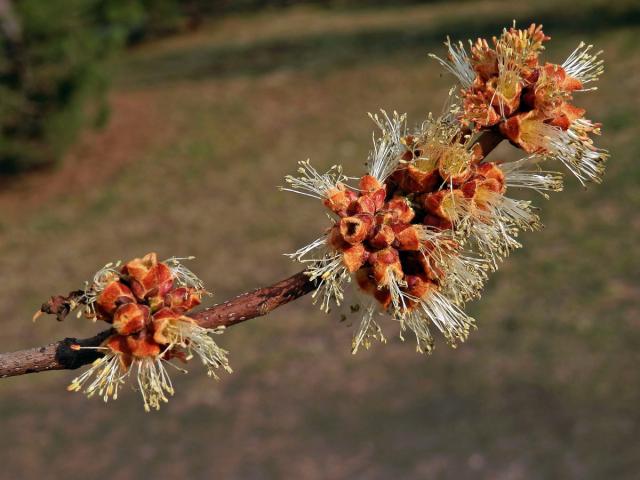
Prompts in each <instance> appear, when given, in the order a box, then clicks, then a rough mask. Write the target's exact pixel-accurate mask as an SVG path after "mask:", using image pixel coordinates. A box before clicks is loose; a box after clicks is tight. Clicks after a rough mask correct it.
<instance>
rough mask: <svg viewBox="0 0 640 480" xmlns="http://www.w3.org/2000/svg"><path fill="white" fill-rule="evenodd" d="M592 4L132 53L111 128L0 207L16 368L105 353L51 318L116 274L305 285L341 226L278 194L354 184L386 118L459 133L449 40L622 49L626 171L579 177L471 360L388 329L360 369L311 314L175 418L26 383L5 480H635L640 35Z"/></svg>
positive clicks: (613, 106)
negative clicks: (307, 181)
mask: <svg viewBox="0 0 640 480" xmlns="http://www.w3.org/2000/svg"><path fill="white" fill-rule="evenodd" d="M574 5H575V2H564V1H561V2H549V1H543V2H539V4H537V6H536V7H527V6H526V5H525V4H524V3H519V4H514V3H513V2H496V1H493V2H483V3H481V4H478V3H475V2H465V3H463V4H460V5H456V8H455V9H452V8H450V7H449V6H448V5H447V4H437V5H431V6H417V7H407V8H402V9H392V8H389V9H384V10H381V11H379V12H378V11H375V10H366V11H338V12H336V11H316V10H311V9H293V10H290V11H287V12H284V13H278V14H274V13H268V14H261V15H252V16H250V15H243V16H239V17H232V18H228V19H224V20H221V21H220V22H217V23H215V24H212V25H209V26H205V28H204V29H203V30H202V31H200V32H196V33H194V34H192V35H187V36H184V37H178V38H173V39H168V40H163V41H162V42H158V43H156V44H151V45H148V46H146V47H142V48H138V49H136V50H135V51H132V52H129V53H127V55H126V56H124V57H123V58H122V59H121V60H120V61H119V64H118V65H117V69H118V78H119V80H118V82H117V83H118V89H117V91H116V92H115V93H114V95H113V97H114V98H113V102H114V111H113V120H112V123H111V124H110V125H109V126H108V127H107V130H106V131H105V132H104V133H103V134H100V135H93V134H90V135H88V136H87V137H86V138H85V139H84V141H83V142H82V143H81V144H80V145H79V146H78V147H77V148H76V150H75V151H74V152H72V154H71V156H70V158H69V159H68V161H67V163H66V164H65V165H66V166H65V167H63V168H62V169H61V170H60V171H58V172H52V173H50V174H49V176H44V175H43V176H41V177H36V178H34V179H25V180H23V182H24V183H22V184H17V185H12V186H11V188H9V189H8V190H7V191H6V192H4V193H2V194H0V208H3V209H4V211H5V212H6V216H4V217H3V218H2V219H1V220H0V222H1V225H2V227H1V228H0V284H1V285H2V289H1V290H0V313H1V314H2V318H3V319H4V320H5V322H4V325H5V331H4V334H3V335H2V337H0V349H1V350H11V349H17V348H21V347H26V346H31V345H34V344H40V343H45V342H48V341H51V340H53V339H57V338H61V337H63V336H77V335H82V334H86V335H88V334H90V333H92V332H94V331H96V329H97V326H96V325H93V324H87V323H86V322H82V321H79V320H75V319H72V318H70V319H68V320H67V321H66V322H64V323H61V324H59V323H57V322H55V321H54V320H53V319H47V318H43V319H41V320H39V322H38V323H37V324H36V325H33V324H32V323H31V322H30V321H29V319H30V317H31V314H32V313H33V311H34V310H35V309H36V308H37V306H38V305H39V304H40V303H41V302H42V301H44V300H45V299H46V298H47V297H48V296H49V295H52V294H54V293H60V292H65V291H68V290H71V289H74V288H77V287H78V286H79V285H81V284H82V282H83V281H84V279H86V278H88V277H89V276H90V275H91V274H92V272H93V271H94V270H95V269H96V268H98V267H99V266H101V265H103V264H104V263H106V262H108V261H111V260H113V259H118V258H121V259H127V258H130V257H133V256H139V255H141V254H144V253H146V252H147V251H151V250H155V251H158V253H159V254H160V256H162V257H168V256H171V255H189V254H193V255H196V256H197V257H198V258H197V260H196V261H194V263H193V269H194V270H195V271H196V272H198V273H199V274H200V276H201V277H202V278H203V279H204V280H205V281H206V283H207V285H208V286H210V287H211V289H213V291H214V293H215V297H214V298H215V300H216V301H221V300H223V299H225V298H228V297H231V296H233V295H236V294H238V293H240V292H242V291H245V290H247V289H250V288H253V287H256V286H259V285H262V284H267V283H270V282H273V281H276V280H278V279H280V278H281V277H283V276H285V275H288V274H291V273H294V272H295V271H296V270H297V268H298V267H297V266H296V265H295V264H292V263H290V262H289V261H288V260H287V259H286V258H285V257H283V256H282V255H281V254H282V253H283V252H288V251H292V250H294V249H295V248H297V246H299V245H301V244H303V243H306V242H308V241H309V240H311V239H312V238H315V237H316V236H317V232H320V231H321V229H322V228H324V226H325V225H326V220H325V218H324V213H323V210H322V208H321V206H320V205H318V204H316V203H314V202H312V201H308V202H307V201H303V200H300V199H298V198H295V197H294V196H290V195H287V194H285V193H280V192H278V191H277V189H276V186H277V185H279V184H281V183H282V178H283V177H284V175H286V174H287V173H290V172H292V171H293V170H294V169H295V162H296V161H298V160H303V159H305V158H307V157H311V158H312V160H313V162H314V164H316V165H317V166H319V167H326V166H329V165H332V164H334V163H342V164H344V166H345V170H346V171H348V172H350V173H351V174H353V175H357V174H358V173H359V172H360V171H361V168H362V163H363V161H364V159H365V158H366V153H367V151H368V149H369V146H370V135H371V130H372V128H373V125H372V124H371V123H370V122H369V120H368V119H367V118H366V112H367V111H374V110H376V109H378V108H381V107H383V108H386V109H388V110H393V109H397V110H399V111H406V112H408V114H409V118H410V120H411V121H412V122H419V121H420V119H421V118H422V117H423V116H424V115H425V114H426V112H427V111H429V110H433V111H436V112H437V111H439V109H440V108H441V105H442V102H443V99H444V96H445V94H446V91H447V89H448V88H449V84H450V81H451V79H450V78H449V77H447V76H446V75H442V74H441V72H440V70H439V69H438V68H437V65H436V64H435V63H434V62H431V61H429V60H428V59H427V58H426V52H428V51H435V52H436V53H439V54H441V53H442V47H441V41H442V40H443V37H444V36H445V35H446V34H447V33H449V34H451V35H452V36H454V37H456V38H467V37H475V36H477V35H480V34H485V33H488V32H491V33H492V32H494V31H495V30H496V29H497V27H498V25H500V26H502V25H503V24H505V23H509V22H510V19H511V18H513V17H514V16H515V17H516V18H518V19H519V20H522V21H523V22H524V20H526V19H535V20H536V21H543V22H544V23H546V24H547V26H548V29H547V30H548V32H549V33H550V34H551V35H552V36H553V40H552V42H551V43H550V46H549V49H548V52H547V55H548V58H549V59H550V60H552V61H559V60H561V59H562V58H563V57H564V56H566V55H567V54H568V53H569V52H570V51H571V50H573V48H574V46H575V45H576V44H577V43H578V41H579V40H581V39H584V40H587V41H589V42H593V43H595V44H596V45H597V46H598V47H600V48H603V49H604V50H605V58H606V61H607V71H606V72H605V75H604V78H603V80H602V82H601V84H600V90H599V91H598V92H597V93H595V94H589V95H585V97H584V102H583V104H584V105H585V106H586V107H587V108H589V112H590V115H591V116H592V117H593V118H594V119H596V120H600V121H602V122H604V134H603V136H602V138H601V139H600V143H601V144H602V146H604V147H606V148H609V149H610V150H611V153H612V159H611V162H610V165H609V169H608V172H607V174H606V176H605V182H604V184H602V185H600V186H594V187H591V188H590V189H589V190H587V191H585V190H583V189H582V188H580V187H579V185H578V184H577V182H575V181H573V180H572V179H567V188H566V190H565V192H563V193H560V194H557V195H555V196H554V197H553V198H552V200H551V201H548V202H547V201H544V200H543V199H536V200H535V201H536V202H537V203H538V204H539V205H540V206H541V208H542V210H541V214H542V217H543V220H544V223H545V225H546V228H545V229H544V230H543V231H541V232H537V233H531V234H526V235H523V241H524V243H525V246H526V248H525V249H523V250H520V251H518V252H515V253H514V254H513V256H512V257H511V258H510V259H509V260H508V261H507V262H506V263H505V264H504V266H503V268H502V269H501V271H500V272H499V273H497V274H496V275H494V276H493V277H492V278H491V280H490V282H489V284H488V286H487V289H486V290H485V292H484V294H483V298H482V300H481V301H478V302H474V303H473V304H471V305H469V308H470V311H471V312H472V313H473V315H474V316H475V317H476V318H477V320H478V324H479V329H478V330H477V331H476V332H474V333H473V334H472V335H471V337H470V339H469V341H468V342H467V343H466V344H464V345H462V346H460V347H459V348H458V349H457V350H451V349H449V348H447V347H446V346H445V345H444V342H440V343H439V344H438V346H437V348H436V351H435V353H434V355H433V356H431V357H429V358H425V357H422V356H420V355H417V354H415V352H414V345H413V343H412V341H409V340H407V342H406V344H402V343H401V342H400V341H399V340H397V339H396V338H395V331H394V325H392V324H387V325H385V327H386V328H385V330H386V332H387V333H388V336H389V337H390V338H391V339H392V340H390V343H389V344H387V345H385V346H379V345H376V346H375V347H374V348H373V349H372V350H371V351H368V352H363V353H362V354H358V355H357V356H355V357H354V356H352V355H351V354H350V353H349V347H350V342H351V334H352V324H353V317H349V319H348V320H347V321H345V322H340V321H339V320H340V315H339V312H335V313H333V314H331V315H329V316H326V315H323V314H321V313H319V312H318V311H317V308H315V307H312V305H311V302H310V300H309V299H302V300H299V301H297V302H295V303H294V304H292V305H290V306H287V307H284V308H282V309H280V310H278V311H276V312H274V313H272V314H271V315H270V316H269V317H266V318H264V319H259V320H254V321H251V322H248V323H247V324H244V325H241V326H238V327H234V328H232V329H229V331H228V332H226V333H225V335H224V336H223V337H222V339H221V342H222V343H223V344H224V346H225V347H227V348H229V349H230V351H231V361H232V365H233V367H234V370H235V373H234V374H233V375H231V376H225V377H224V378H223V379H222V380H221V381H220V382H218V383H217V384H214V383H213V382H212V381H210V380H209V379H207V378H205V376H204V375H203V372H202V370H201V369H200V368H199V366H197V365H194V366H193V367H192V369H193V370H194V371H195V372H194V373H197V375H189V376H186V377H181V376H178V378H177V380H176V383H177V394H176V397H175V398H174V399H172V401H171V402H170V403H169V404H168V405H167V406H166V407H165V408H163V410H162V411H161V412H160V413H159V414H151V415H145V414H144V412H143V410H142V407H141V405H140V402H139V399H138V398H137V396H136V394H134V393H132V392H127V393H125V394H124V395H123V396H122V398H121V399H119V400H118V401H117V402H116V403H114V404H112V405H111V404H110V405H108V406H106V407H105V406H104V405H103V404H102V403H101V402H100V401H99V400H97V399H92V400H87V399H85V398H83V397H82V396H80V395H73V394H69V393H67V392H66V391H65V390H64V387H65V385H66V382H68V381H70V379H71V378H72V376H73V373H72V372H55V373H46V374H40V375H31V376H26V377H24V378H14V379H7V380H3V381H2V382H0V412H1V413H0V419H1V422H2V425H3V427H4V431H5V434H4V435H3V436H2V438H1V439H0V451H1V452H3V454H2V455H1V456H0V458H2V461H3V471H2V473H1V474H0V477H6V478H35V477H46V478H50V477H52V476H55V477H60V478H62V477H64V476H78V475H82V476H83V477H85V478H104V477H106V476H109V477H115V478H134V477H137V476H143V475H144V476H145V477H147V476H149V477H151V476H153V477H156V478H176V477H179V476H181V477H187V478H200V477H204V476H208V477H214V478H257V479H262V478H274V479H275V478H303V479H316V478H318V479H324V478H331V479H340V478H367V479H370V478H373V479H378V478H380V479H386V478H455V479H460V478H478V477H479V478H505V479H518V478H527V479H530V478H534V479H535V478H541V479H543V478H544V479H546V478H579V479H584V478H594V479H600V478H635V477H636V476H637V471H638V467H640V462H639V460H638V458H640V456H639V455H640V451H639V448H638V443H637V438H638V431H637V430H638V428H637V425H638V424H639V422H640V414H639V411H638V408H637V405H638V402H639V400H640V387H638V386H637V380H636V377H637V375H636V371H637V365H638V362H639V361H640V354H639V353H638V352H640V348H639V347H640V323H639V322H638V318H640V315H639V314H640V305H639V304H638V298H640V291H639V290H638V284H640V282H639V280H640V278H639V277H640V275H639V273H638V272H639V270H638V268H637V266H638V262H639V258H640V257H639V254H638V252H637V248H636V245H635V238H637V237H638V236H639V235H640V222H639V221H638V218H637V211H638V209H639V208H640V194H639V193H638V192H639V190H638V179H639V178H640V171H639V167H638V162H637V158H638V154H639V153H640V143H639V140H638V139H637V121H636V120H637V117H638V113H637V112H638V111H639V110H638V107H639V106H640V105H639V102H640V101H639V100H638V96H637V83H638V78H637V74H636V72H637V71H638V69H639V67H640V47H638V45H637V42H636V41H635V40H636V39H637V37H638V34H639V33H640V27H639V26H638V24H637V23H638V11H637V6H636V5H634V3H633V2H615V4H612V3H611V2H608V3H606V2H590V3H587V4H586V5H583V6H582V7H581V9H580V10H578V11H576V9H575V8H573V6H574ZM605 7H606V8H605ZM495 11H499V12H501V13H500V14H499V15H498V16H497V17H495V16H493V12H495ZM512 155H513V151H512V150H511V149H510V148H508V146H506V145H505V146H501V147H500V149H499V150H498V151H497V152H496V158H505V157H506V156H512ZM510 158H513V157H510ZM65 168H66V169H65ZM50 184H54V186H55V185H57V184H59V186H58V187H56V188H53V187H51V186H50ZM16 205H18V206H19V207H20V208H19V209H18V208H17V207H16ZM5 207H6V208H5ZM10 451H11V452H12V453H11V454H9V452H10Z"/></svg>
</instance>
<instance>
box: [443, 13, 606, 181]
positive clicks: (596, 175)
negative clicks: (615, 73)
mask: <svg viewBox="0 0 640 480" xmlns="http://www.w3.org/2000/svg"><path fill="white" fill-rule="evenodd" d="M549 39H550V37H548V36H547V35H545V34H544V32H543V31H542V26H541V25H538V26H536V25H535V24H533V25H531V26H530V27H529V28H528V29H526V30H519V29H517V28H516V27H515V23H514V26H513V27H511V28H509V29H504V31H503V32H502V35H501V36H500V37H499V38H496V37H493V39H492V42H491V46H490V44H489V42H487V40H485V39H478V40H477V41H476V42H475V43H472V42H471V41H469V45H470V51H471V54H470V55H469V54H468V53H467V52H466V50H465V48H464V45H463V44H462V43H458V44H457V45H455V44H452V43H451V41H450V40H447V42H446V43H445V45H446V46H447V48H448V56H447V60H442V59H440V58H438V57H435V56H434V57H435V58H436V59H437V60H438V61H439V62H440V63H441V64H442V65H444V66H445V67H446V68H447V69H448V70H449V71H450V72H451V73H453V74H454V75H455V76H456V77H457V79H458V81H459V82H460V86H461V87H462V89H461V93H460V95H461V98H462V107H463V108H462V113H461V115H460V121H461V122H462V123H463V124H464V125H467V126H470V127H472V128H474V129H475V130H482V129H487V128H491V127H495V128H498V129H499V130H500V132H502V134H503V135H504V136H505V137H506V138H507V139H509V140H510V141H511V142H512V143H513V144H514V145H516V146H517V147H519V148H521V149H522V150H524V151H525V152H527V153H530V154H536V155H540V156H548V157H554V158H557V159H558V160H560V161H561V162H563V163H564V164H565V166H566V167H567V168H568V169H569V170H570V171H571V172H572V173H573V174H575V175H576V177H577V178H578V179H579V180H580V182H581V183H583V184H584V183H585V182H587V181H595V182H599V181H600V180H601V176H602V173H603V171H604V163H605V160H606V158H607V154H606V152H605V151H604V150H601V149H598V148H596V147H594V146H593V141H592V139H591V135H593V134H599V133H600V125H599V124H596V123H593V122H591V121H590V120H588V119H586V118H585V117H584V115H585V113H586V112H585V110H584V109H582V108H579V107H576V106H575V105H573V103H572V102H573V95H574V93H575V92H584V91H588V90H595V87H592V88H589V87H588V84H590V83H592V82H594V81H596V80H598V77H599V76H600V75H601V74H602V73H603V71H604V67H603V60H602V59H601V58H600V54H601V52H593V46H592V45H585V44H584V43H581V44H580V45H578V47H577V48H576V49H575V50H574V52H573V53H572V54H571V55H570V56H569V58H567V59H566V60H565V61H564V62H563V63H562V65H558V64H554V63H549V62H544V63H542V62H541V60H540V54H541V52H542V51H543V50H544V43H545V42H546V41H548V40H549Z"/></svg>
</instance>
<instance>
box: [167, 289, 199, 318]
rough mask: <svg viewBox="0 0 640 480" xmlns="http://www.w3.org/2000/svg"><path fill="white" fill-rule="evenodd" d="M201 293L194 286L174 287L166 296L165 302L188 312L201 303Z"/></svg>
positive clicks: (180, 310)
mask: <svg viewBox="0 0 640 480" xmlns="http://www.w3.org/2000/svg"><path fill="white" fill-rule="evenodd" d="M200 300H201V295H200V293H199V292H198V291H197V290H196V289H194V288H188V287H180V288H174V289H173V290H171V291H170V292H169V293H167V294H166V295H165V296H164V304H165V305H166V306H167V307H169V308H171V309H173V310H176V311H179V312H182V313H184V312H188V311H189V310H191V309H193V308H195V307H197V306H198V305H200Z"/></svg>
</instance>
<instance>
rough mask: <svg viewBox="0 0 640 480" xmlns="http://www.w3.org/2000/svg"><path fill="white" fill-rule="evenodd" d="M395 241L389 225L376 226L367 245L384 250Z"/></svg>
mask: <svg viewBox="0 0 640 480" xmlns="http://www.w3.org/2000/svg"><path fill="white" fill-rule="evenodd" d="M394 239H395V234H394V233H393V229H392V228H391V227H390V226H389V225H384V224H382V225H377V226H376V227H375V229H374V231H373V234H372V236H371V238H370V239H369V245H371V246H372V247H373V248H386V247H388V246H389V245H391V243H393V240H394Z"/></svg>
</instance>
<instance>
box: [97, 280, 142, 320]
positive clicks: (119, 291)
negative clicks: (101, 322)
mask: <svg viewBox="0 0 640 480" xmlns="http://www.w3.org/2000/svg"><path fill="white" fill-rule="evenodd" d="M135 301H136V299H135V297H134V295H133V292H132V291H131V290H130V289H129V287H127V286H126V285H125V284H124V283H122V282H119V281H115V282H111V283H110V284H108V285H107V286H106V287H105V289H104V290H103V291H102V292H101V293H100V295H99V296H98V298H97V300H96V308H97V310H98V313H99V314H100V315H101V317H103V318H104V319H105V320H107V321H108V318H107V317H110V316H111V315H113V312H115V311H116V308H118V306H120V305H123V304H125V303H131V302H135Z"/></svg>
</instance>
